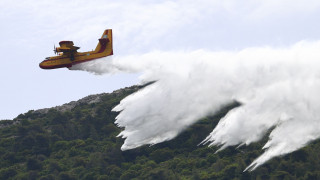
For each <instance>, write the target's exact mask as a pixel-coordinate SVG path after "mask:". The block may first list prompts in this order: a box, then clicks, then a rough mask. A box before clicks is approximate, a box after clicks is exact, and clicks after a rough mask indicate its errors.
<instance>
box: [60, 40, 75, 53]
mask: <svg viewBox="0 0 320 180" xmlns="http://www.w3.org/2000/svg"><path fill="white" fill-rule="evenodd" d="M59 45H60V47H57V48H56V52H64V53H65V52H77V50H78V49H80V47H77V46H74V45H73V42H72V41H60V42H59Z"/></svg>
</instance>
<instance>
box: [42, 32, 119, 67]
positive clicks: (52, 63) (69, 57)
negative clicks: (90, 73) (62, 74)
mask: <svg viewBox="0 0 320 180" xmlns="http://www.w3.org/2000/svg"><path fill="white" fill-rule="evenodd" d="M59 44H60V47H58V48H55V50H54V51H55V52H61V53H60V55H58V56H52V57H47V58H46V60H44V61H42V62H41V63H40V64H39V66H40V68H42V69H56V68H63V67H68V68H69V67H71V66H72V65H75V64H79V63H83V62H87V61H91V60H95V59H98V58H102V57H106V56H110V55H113V47H112V30H111V29H107V30H105V31H104V33H103V35H102V37H101V38H100V39H99V43H98V45H97V47H96V49H95V50H94V51H87V52H77V49H79V47H76V46H73V42H72V41H61V42H60V43H59Z"/></svg>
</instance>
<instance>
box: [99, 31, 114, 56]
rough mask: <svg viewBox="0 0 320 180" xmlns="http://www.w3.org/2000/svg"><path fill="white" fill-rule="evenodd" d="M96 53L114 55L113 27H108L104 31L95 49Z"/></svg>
mask: <svg viewBox="0 0 320 180" xmlns="http://www.w3.org/2000/svg"><path fill="white" fill-rule="evenodd" d="M95 53H103V54H105V55H106V56H108V55H113V46H112V29H106V30H105V31H104V32H103V34H102V36H101V38H100V39H99V43H98V45H97V47H96V49H95Z"/></svg>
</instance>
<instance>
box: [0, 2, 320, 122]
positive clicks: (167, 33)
mask: <svg viewBox="0 0 320 180" xmlns="http://www.w3.org/2000/svg"><path fill="white" fill-rule="evenodd" d="M319 22H320V1H318V0H309V1H303V0H290V1H289V0H265V1H253V0H247V1H239V0H202V1H201V0H200V1H194V0H193V1H191V0H177V1H156V0H138V1H132V0H131V1H129V0H120V1H117V2H115V1H109V0H91V1H84V0H77V1H75V0H69V1H62V0H56V1H53V0H52V1H46V0H43V1H36V0H23V1H22V0H21V1H18V0H1V1H0V23H1V29H0V32H1V33H0V38H1V41H0V52H1V65H0V67H1V72H0V73H1V74H0V75H1V78H0V84H1V91H0V92H1V93H0V103H1V104H0V107H1V109H0V119H11V118H14V117H16V116H17V115H18V114H20V113H25V112H27V111H28V110H31V109H40V108H46V107H52V106H56V105H61V104H63V103H67V102H69V101H72V100H78V99H80V98H82V97H84V96H87V95H90V94H95V93H102V92H112V91H113V90H116V89H119V88H122V87H126V86H131V85H133V84H136V83H137V82H138V81H139V80H138V76H139V75H138V74H117V75H103V76H96V75H92V74H89V73H87V72H80V71H69V70H68V69H66V68H64V69H58V70H42V69H40V68H39V66H38V64H39V63H40V62H41V61H42V60H43V59H44V58H45V57H47V56H52V55H54V54H53V45H54V44H56V45H58V43H59V41H61V40H72V41H73V42H74V43H75V45H76V46H80V47H81V49H80V50H81V51H86V50H92V49H94V48H95V46H96V44H97V42H98V41H97V39H98V38H100V36H101V34H102V32H103V30H104V29H107V28H111V29H113V33H114V36H113V37H114V56H127V55H136V54H144V53H148V52H151V51H170V52H179V51H185V50H190V51H191V50H197V49H205V50H208V51H221V50H231V51H233V50H240V49H243V48H246V47H264V46H271V47H287V46H289V45H292V44H294V43H296V42H299V41H302V40H308V41H313V40H320V33H319V32H320V25H319Z"/></svg>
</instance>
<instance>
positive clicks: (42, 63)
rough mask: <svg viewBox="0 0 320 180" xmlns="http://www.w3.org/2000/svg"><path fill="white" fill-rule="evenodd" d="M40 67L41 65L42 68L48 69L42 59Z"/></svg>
mask: <svg viewBox="0 0 320 180" xmlns="http://www.w3.org/2000/svg"><path fill="white" fill-rule="evenodd" d="M39 67H40V68H41V69H46V67H45V65H44V61H42V62H41V63H40V64H39Z"/></svg>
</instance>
